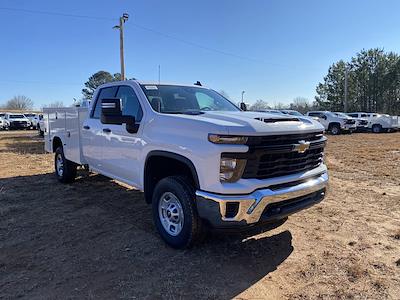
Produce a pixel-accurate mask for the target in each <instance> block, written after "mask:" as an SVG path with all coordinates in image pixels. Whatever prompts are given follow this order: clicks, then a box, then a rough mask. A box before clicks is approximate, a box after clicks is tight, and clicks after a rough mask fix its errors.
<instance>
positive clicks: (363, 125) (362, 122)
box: [334, 112, 368, 132]
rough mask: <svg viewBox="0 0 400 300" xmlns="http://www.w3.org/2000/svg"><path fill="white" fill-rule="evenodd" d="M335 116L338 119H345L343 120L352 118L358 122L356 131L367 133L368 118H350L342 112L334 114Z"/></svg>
mask: <svg viewBox="0 0 400 300" xmlns="http://www.w3.org/2000/svg"><path fill="white" fill-rule="evenodd" d="M334 114H335V115H337V116H338V117H343V118H349V117H350V118H352V119H353V120H355V122H356V130H357V131H360V132H362V131H366V130H367V129H368V119H366V118H358V117H353V116H350V115H349V114H345V113H342V112H334Z"/></svg>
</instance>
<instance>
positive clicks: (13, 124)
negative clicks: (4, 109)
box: [11, 121, 27, 126]
mask: <svg viewBox="0 0 400 300" xmlns="http://www.w3.org/2000/svg"><path fill="white" fill-rule="evenodd" d="M26 125H27V122H26V121H12V122H11V126H26Z"/></svg>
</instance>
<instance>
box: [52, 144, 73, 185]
mask: <svg viewBox="0 0 400 300" xmlns="http://www.w3.org/2000/svg"><path fill="white" fill-rule="evenodd" d="M76 167H77V166H76V164H75V163H74V162H72V161H70V160H68V159H66V158H65V156H64V151H63V148H62V147H58V148H57V149H56V152H55V159H54V168H55V171H56V176H57V179H58V181H60V182H62V183H70V182H73V181H74V180H75V177H76Z"/></svg>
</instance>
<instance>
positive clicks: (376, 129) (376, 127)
mask: <svg viewBox="0 0 400 300" xmlns="http://www.w3.org/2000/svg"><path fill="white" fill-rule="evenodd" d="M372 132H373V133H380V132H382V126H381V125H379V124H374V125H372Z"/></svg>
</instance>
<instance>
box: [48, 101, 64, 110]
mask: <svg viewBox="0 0 400 300" xmlns="http://www.w3.org/2000/svg"><path fill="white" fill-rule="evenodd" d="M43 107H46V108H58V107H64V103H63V102H62V101H54V102H51V103H49V104H45V105H43Z"/></svg>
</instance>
